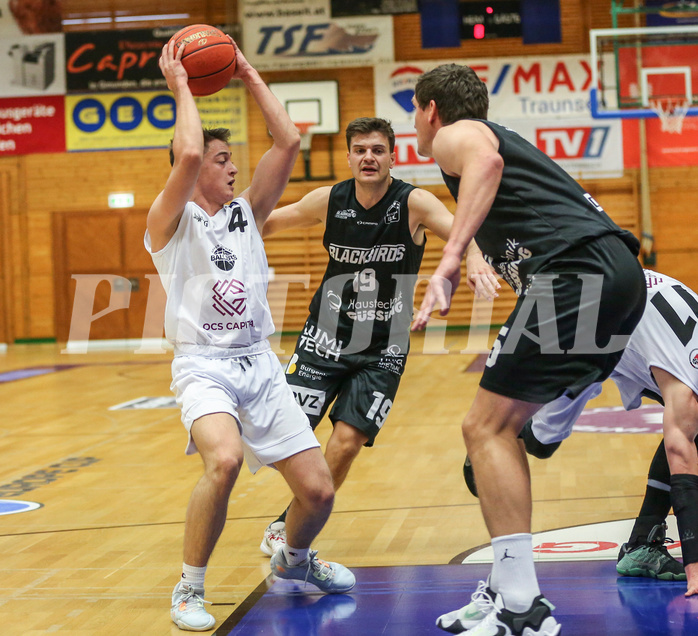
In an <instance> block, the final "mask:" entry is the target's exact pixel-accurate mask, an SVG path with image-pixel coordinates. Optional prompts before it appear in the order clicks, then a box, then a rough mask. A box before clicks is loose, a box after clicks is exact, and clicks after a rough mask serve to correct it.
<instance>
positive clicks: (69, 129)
mask: <svg viewBox="0 0 698 636" xmlns="http://www.w3.org/2000/svg"><path fill="white" fill-rule="evenodd" d="M196 102H197V105H198V107H199V112H200V114H201V121H202V124H203V125H204V127H207V128H217V127H224V128H229V129H230V130H231V131H232V133H233V136H232V138H231V143H244V142H245V141H246V140H247V124H246V122H247V110H246V104H247V102H246V97H245V89H244V88H243V87H234V88H225V89H223V90H222V91H219V92H218V93H216V94H215V95H210V96H208V97H197V98H196ZM175 114H176V111H175V101H174V98H173V97H172V94H171V93H170V92H169V91H168V92H164V91H160V92H134V93H104V94H97V95H68V96H67V97H66V106H65V129H66V137H67V139H66V146H67V149H68V150H69V151H85V150H124V149H133V148H160V147H167V146H168V145H169V143H170V139H172V134H173V131H174V122H175Z"/></svg>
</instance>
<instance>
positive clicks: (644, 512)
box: [446, 270, 698, 633]
mask: <svg viewBox="0 0 698 636" xmlns="http://www.w3.org/2000/svg"><path fill="white" fill-rule="evenodd" d="M644 273H645V281H646V285H647V305H646V308H645V312H644V314H643V316H642V318H641V320H640V322H639V324H638V325H637V327H636V328H635V331H633V333H632V335H631V336H630V340H629V341H628V344H627V346H626V348H625V351H624V353H623V356H622V357H621V359H620V362H619V363H618V365H617V366H616V367H615V369H614V370H613V372H612V373H611V376H610V377H611V379H612V380H613V381H614V382H615V384H616V386H617V387H618V389H619V391H620V395H621V399H622V401H623V406H624V407H625V409H626V410H632V409H636V408H638V407H639V406H640V405H641V403H642V397H643V396H644V397H651V398H653V399H655V400H657V401H659V402H661V403H662V404H663V405H664V407H665V408H664V417H663V428H664V440H663V442H662V443H661V444H660V446H659V448H658V449H657V452H656V453H655V456H654V458H653V460H652V465H651V467H650V479H649V481H648V488H647V493H646V495H645V501H644V502H643V505H642V509H641V511H640V515H639V516H638V518H637V520H636V523H635V526H634V528H633V531H632V534H631V537H630V540H629V541H628V543H626V544H624V545H623V547H622V548H621V552H620V554H619V562H618V565H617V569H618V572H619V574H622V575H628V576H648V577H653V578H659V579H663V580H688V585H687V591H686V596H691V595H693V594H697V593H698V450H697V448H696V441H695V440H696V436H697V435H698V332H697V331H696V326H697V324H698V323H697V320H698V295H697V294H695V293H694V292H693V291H692V290H690V289H689V288H687V287H686V286H685V285H683V284H682V283H680V282H679V281H677V280H675V279H673V278H670V277H669V276H665V275H664V274H659V273H657V272H653V271H651V270H645V271H644ZM600 393H601V384H600V383H594V384H592V385H590V386H589V387H587V389H586V390H585V391H584V392H582V393H581V394H580V395H579V396H577V397H576V398H574V399H570V398H568V397H566V396H562V397H560V398H558V399H557V400H554V401H553V402H550V403H549V404H546V405H545V406H544V407H543V408H541V409H540V410H539V411H538V412H537V413H536V414H535V415H534V416H533V417H532V419H531V420H529V422H528V423H527V424H526V426H525V427H524V429H523V431H522V433H521V435H520V437H522V438H523V440H524V445H525V447H526V450H527V452H528V453H529V454H531V455H534V456H535V457H538V458H540V459H545V458H548V457H550V456H551V455H552V454H553V453H554V452H555V451H556V450H557V448H558V447H559V446H560V443H561V442H562V441H563V440H564V439H566V438H567V437H569V435H570V434H571V433H572V427H573V426H574V423H575V422H576V421H577V419H578V417H579V416H580V414H581V413H582V411H583V410H584V407H585V406H586V404H587V402H588V401H589V400H591V399H593V398H595V397H596V396H598V395H599V394H600ZM665 451H666V452H665ZM667 460H668V466H666V464H667ZM665 466H666V467H665ZM464 474H465V478H466V483H467V484H468V488H469V489H470V491H471V492H472V493H473V494H474V495H475V496H477V488H476V485H475V479H474V475H473V471H472V467H471V466H470V464H469V462H468V460H467V459H466V464H465V466H464ZM669 491H670V496H668V494H669ZM672 504H673V508H674V513H675V514H676V517H677V522H678V526H679V534H680V538H681V548H682V554H683V566H681V564H680V563H678V562H677V561H675V560H674V559H673V557H671V555H669V554H668V552H667V551H666V549H665V548H664V537H665V528H666V526H665V524H664V519H665V518H666V515H667V514H668V513H669V508H670V507H671V505H672ZM684 570H685V571H684ZM466 607H467V606H466ZM464 609H465V608H463V609H462V610H458V611H457V612H451V615H450V616H449V618H448V619H446V622H447V626H448V627H452V628H453V630H456V629H457V628H458V625H459V624H460V622H459V621H458V612H461V614H460V616H461V617H463V616H465V612H464V611H463V610H464ZM448 631H451V630H448ZM454 633H457V632H456V631H454Z"/></svg>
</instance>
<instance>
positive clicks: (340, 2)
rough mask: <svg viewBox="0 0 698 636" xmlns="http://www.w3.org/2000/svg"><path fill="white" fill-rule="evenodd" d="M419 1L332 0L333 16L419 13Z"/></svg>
mask: <svg viewBox="0 0 698 636" xmlns="http://www.w3.org/2000/svg"><path fill="white" fill-rule="evenodd" d="M418 12H419V6H418V3H417V0H332V15H333V16H334V17H335V18H337V17H340V16H345V15H389V14H396V13H418Z"/></svg>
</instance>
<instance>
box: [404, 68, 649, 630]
mask: <svg viewBox="0 0 698 636" xmlns="http://www.w3.org/2000/svg"><path fill="white" fill-rule="evenodd" d="M414 105H415V108H416V112H415V128H416V129H417V144H418V151H419V153H420V154H422V155H424V156H428V157H433V158H434V159H435V160H436V162H437V163H438V165H439V166H440V168H441V170H442V173H443V175H444V181H445V182H446V185H447V186H448V188H449V190H450V191H451V193H452V195H453V197H454V198H455V199H456V202H457V205H456V211H455V216H454V222H453V227H452V230H451V234H450V237H449V240H448V242H447V244H446V246H445V247H444V255H443V258H442V259H441V262H440V264H439V266H438V267H437V269H436V271H435V273H434V276H432V278H431V280H430V283H429V287H428V289H427V292H426V295H425V299H424V302H423V304H422V307H421V308H420V311H419V313H418V315H417V317H416V319H415V322H414V325H413V328H414V329H421V328H423V327H424V326H425V325H426V322H427V320H428V318H429V314H430V313H431V311H432V310H433V309H434V307H435V305H436V304H439V305H440V313H441V315H445V314H446V313H447V312H448V307H449V303H450V299H451V297H452V296H453V294H454V293H455V291H456V288H457V287H458V284H459V282H460V263H461V260H462V257H463V254H464V251H465V248H466V246H467V245H469V244H470V242H471V241H472V240H473V238H475V239H476V240H477V244H478V246H479V247H480V249H481V250H482V252H483V254H484V255H485V258H486V259H487V260H488V262H489V263H490V264H491V265H492V266H493V267H494V268H495V270H496V271H497V272H498V273H499V274H501V276H502V277H503V278H504V279H505V280H506V281H507V282H508V283H509V284H510V285H511V286H512V287H513V288H514V290H515V291H516V292H517V294H518V295H519V300H518V302H517V304H516V307H515V308H514V310H513V312H512V314H511V316H510V317H509V318H508V320H507V322H506V324H505V325H504V327H502V329H501V330H500V332H499V336H498V338H497V341H496V343H495V346H494V347H493V349H492V351H491V352H490V356H489V358H488V360H487V365H486V369H485V371H484V373H483V376H482V380H481V382H480V387H479V389H478V391H477V393H476V396H475V399H474V401H473V404H472V405H471V407H470V410H469V412H468V414H467V415H466V417H465V420H464V421H463V425H462V430H463V437H464V440H465V444H466V447H467V451H468V455H469V456H470V459H471V462H472V466H473V470H474V472H475V476H476V478H477V483H478V490H479V494H480V506H481V509H482V513H483V516H484V518H485V523H486V524H487V528H488V531H489V533H490V536H491V537H492V547H493V549H494V562H493V567H492V572H491V574H490V577H489V580H488V583H484V582H483V585H482V587H483V589H482V590H481V592H482V594H480V593H478V599H477V600H478V601H479V602H478V603H476V602H475V598H473V602H472V603H471V604H470V605H468V606H466V607H464V608H462V609H461V610H456V611H454V612H451V613H449V614H446V615H444V616H441V617H440V618H439V619H438V620H437V625H438V626H439V627H441V628H443V629H445V630H447V631H450V632H453V633H458V632H461V631H465V630H466V629H471V628H472V631H469V632H468V633H469V634H471V633H472V635H473V636H481V635H482V636H484V635H488V636H489V635H490V634H495V633H507V634H512V635H514V634H521V633H522V632H523V630H524V629H525V630H526V633H527V634H529V635H530V636H533V635H534V634H539V635H543V634H546V635H547V636H555V635H556V634H558V633H559V630H560V625H559V624H558V623H557V621H556V620H555V618H554V617H553V616H552V614H551V610H552V609H553V607H552V605H551V604H550V603H549V602H548V601H547V600H546V599H545V598H544V597H543V596H542V595H541V594H540V589H539V586H538V581H537V578H536V573H535V568H534V564H533V551H532V539H531V508H532V502H531V484H530V475H529V472H528V463H527V460H526V456H525V453H524V452H523V451H522V449H521V448H520V447H519V444H518V443H517V436H518V434H519V432H520V431H521V429H522V428H523V426H524V424H525V423H526V422H527V421H528V420H529V419H530V418H531V417H532V416H533V414H534V413H535V412H536V411H538V409H540V408H541V406H542V405H544V404H546V403H548V402H551V401H552V400H554V399H556V398H558V397H559V396H561V395H568V396H569V397H575V396H576V395H578V394H579V393H580V392H581V391H582V390H583V389H584V388H585V387H586V386H588V385H589V384H591V383H593V382H598V381H601V380H603V379H605V378H606V377H608V375H609V374H610V373H611V371H612V370H613V368H614V366H615V365H616V363H617V362H618V360H619V359H620V357H621V355H622V353H623V347H624V346H625V343H626V342H627V339H628V337H629V335H630V333H631V332H632V330H633V329H634V328H635V325H636V324H637V322H638V321H639V319H640V316H641V315H642V311H643V309H644V304H645V294H646V290H645V281H644V276H643V273H642V268H641V267H640V264H639V263H638V261H637V254H638V252H639V242H638V241H637V239H636V238H635V237H634V236H632V234H630V233H629V232H626V231H624V230H622V229H621V228H619V227H618V226H617V225H616V224H615V223H614V222H613V221H612V220H611V219H610V218H609V217H608V216H607V215H606V213H605V212H604V211H603V209H602V208H601V206H600V205H599V204H598V203H597V202H596V201H594V199H593V198H592V197H591V196H590V195H589V194H588V193H586V192H584V190H583V189H582V188H581V187H580V186H579V184H578V183H577V182H576V181H574V179H572V178H571V177H570V176H569V175H568V174H567V173H566V172H565V171H564V170H562V169H561V168H560V167H559V166H558V165H557V164H556V163H555V162H554V161H552V160H551V159H550V158H549V157H547V156H546V155H545V154H544V153H542V152H541V151H540V150H538V149H537V148H536V147H535V146H533V145H532V144H530V143H528V142H527V141H525V140H524V139H522V138H521V137H520V136H519V135H517V134H516V133H515V132H514V131H512V130H509V129H507V128H505V127H504V126H500V125H498V124H494V123H492V122H489V121H487V110H488V106H489V101H488V95H487V87H486V86H485V84H484V83H483V82H482V81H481V80H480V79H479V78H478V77H477V75H476V74H475V72H474V71H473V70H472V69H471V68H469V67H467V66H461V65H457V64H444V65H441V66H439V67H437V68H435V69H433V70H431V71H429V72H427V73H425V74H424V75H422V76H421V77H420V78H419V80H418V81H417V84H416V86H415V98H414ZM511 557H514V558H511ZM483 595H484V596H483ZM484 597H486V598H487V599H488V600H489V603H482V600H483V598H484Z"/></svg>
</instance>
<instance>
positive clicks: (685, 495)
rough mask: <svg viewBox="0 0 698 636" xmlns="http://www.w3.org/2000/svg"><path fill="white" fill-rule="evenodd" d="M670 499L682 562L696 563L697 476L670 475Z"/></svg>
mask: <svg viewBox="0 0 698 636" xmlns="http://www.w3.org/2000/svg"><path fill="white" fill-rule="evenodd" d="M671 500H672V502H673V504H674V514H675V515H676V523H677V525H678V527H679V539H680V540H681V555H682V556H683V564H684V566H685V565H688V564H689V563H698V477H696V475H690V474H679V475H672V476H671Z"/></svg>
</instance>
